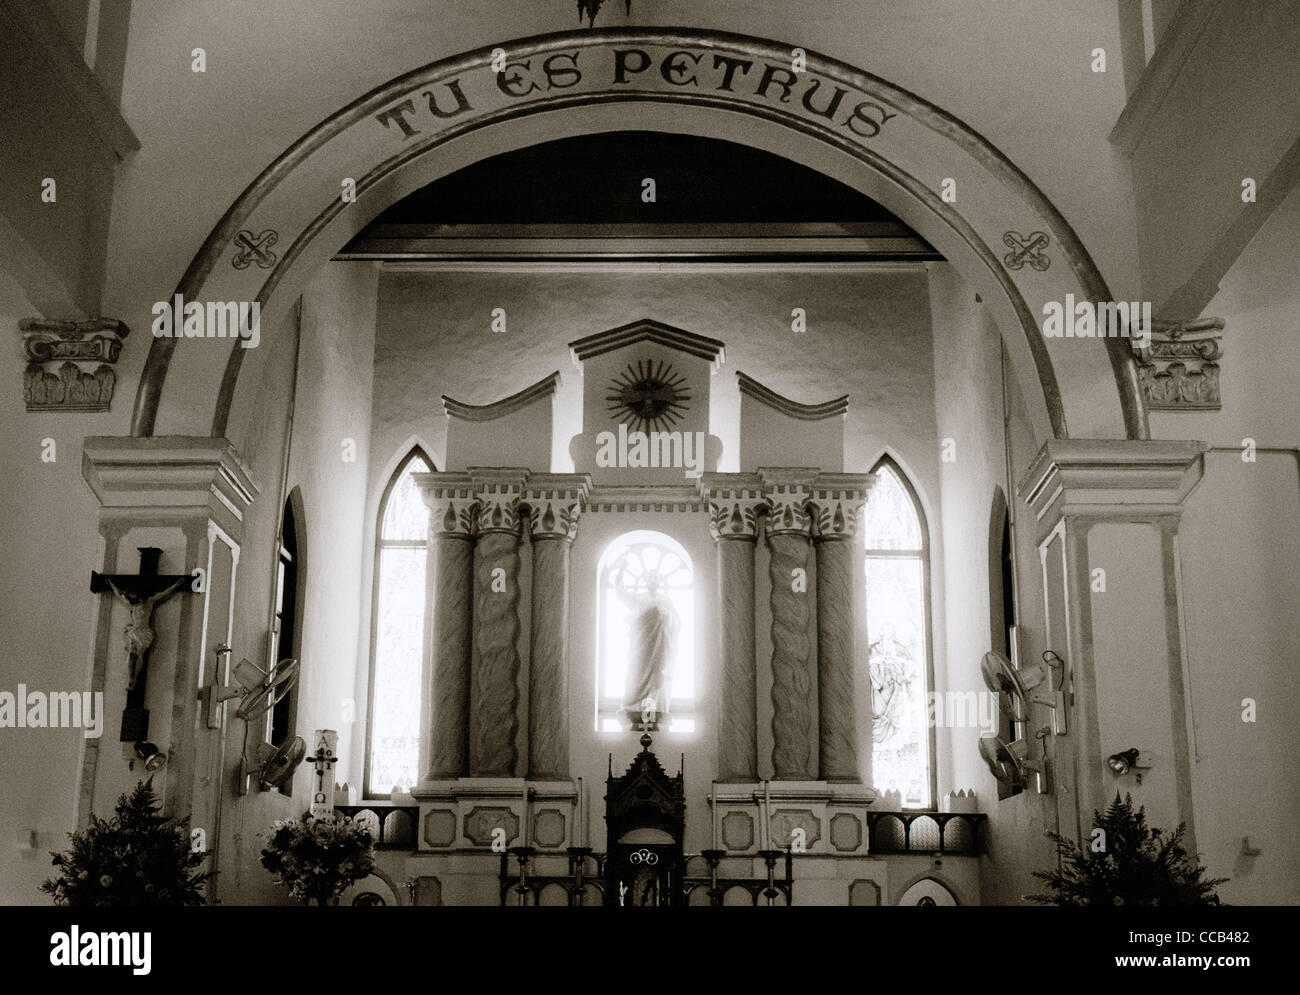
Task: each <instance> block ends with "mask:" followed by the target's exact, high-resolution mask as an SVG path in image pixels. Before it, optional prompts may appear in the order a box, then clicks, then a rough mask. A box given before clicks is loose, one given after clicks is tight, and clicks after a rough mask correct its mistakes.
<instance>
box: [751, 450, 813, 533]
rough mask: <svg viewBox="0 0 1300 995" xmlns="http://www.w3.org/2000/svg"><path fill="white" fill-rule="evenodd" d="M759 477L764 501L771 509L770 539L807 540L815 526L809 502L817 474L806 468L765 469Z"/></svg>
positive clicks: (769, 518) (768, 530)
mask: <svg viewBox="0 0 1300 995" xmlns="http://www.w3.org/2000/svg"><path fill="white" fill-rule="evenodd" d="M758 474H759V476H760V477H761V478H762V480H763V497H764V498H765V499H766V501H767V507H768V512H767V534H768V536H769V537H770V536H777V535H801V536H807V535H808V534H809V532H810V528H811V525H812V518H811V516H810V515H809V512H808V499H809V496H810V495H811V494H812V487H813V481H814V480H815V479H816V477H817V471H816V470H813V469H809V468H806V467H794V468H789V469H785V468H782V469H772V468H769V467H762V468H760V469H759V471H758Z"/></svg>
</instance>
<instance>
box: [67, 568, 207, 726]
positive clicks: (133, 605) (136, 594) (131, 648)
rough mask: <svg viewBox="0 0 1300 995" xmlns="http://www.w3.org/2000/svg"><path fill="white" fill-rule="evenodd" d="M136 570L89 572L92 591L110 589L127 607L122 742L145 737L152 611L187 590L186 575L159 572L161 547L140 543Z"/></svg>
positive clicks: (153, 634)
mask: <svg viewBox="0 0 1300 995" xmlns="http://www.w3.org/2000/svg"><path fill="white" fill-rule="evenodd" d="M139 550H140V572H139V573H138V574H134V575H133V574H101V573H96V572H95V571H93V570H92V571H91V572H90V590H91V593H93V594H105V593H109V592H111V593H112V594H113V595H114V596H115V597H116V598H118V599H119V600H121V601H122V603H123V604H125V605H126V606H127V611H128V613H129V618H128V621H127V623H126V629H125V630H124V632H125V635H126V651H127V653H128V654H129V661H128V662H129V669H128V677H127V684H126V708H125V710H123V712H122V733H121V736H120V737H119V738H120V739H121V741H122V742H123V743H138V742H140V741H141V740H143V739H147V738H148V737H149V710H148V709H147V708H145V707H144V701H145V698H144V693H145V682H146V680H147V672H148V666H149V650H150V648H151V647H152V646H153V641H154V637H155V636H156V633H155V632H154V629H153V613H154V609H155V608H156V607H157V606H158V604H159V602H162V601H166V600H167V599H168V598H170V597H171V596H172V595H173V594H175V593H176V592H177V591H182V592H183V593H188V590H189V589H188V588H185V587H184V585H185V582H186V581H189V580H192V578H191V576H190V575H189V574H170V575H169V574H160V573H159V572H158V560H159V558H160V557H161V556H162V550H161V549H156V548H154V547H153V546H141V547H139Z"/></svg>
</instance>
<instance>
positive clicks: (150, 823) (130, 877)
mask: <svg viewBox="0 0 1300 995" xmlns="http://www.w3.org/2000/svg"><path fill="white" fill-rule="evenodd" d="M151 781H152V778H151V779H150V780H149V781H142V782H140V783H139V784H138V785H136V787H135V790H133V791H132V792H131V793H130V794H129V795H122V796H121V797H120V798H119V799H118V800H117V807H116V809H115V811H114V813H113V817H112V818H111V819H108V820H107V821H105V820H104V819H100V818H98V817H97V816H95V815H93V814H92V815H91V817H90V825H89V826H87V827H86V828H85V829H83V830H81V831H79V832H76V833H69V834H68V839H69V840H71V842H72V847H71V849H69V850H68V851H67V852H65V853H55V854H52V855H51V856H53V858H54V866H55V867H56V868H58V871H59V874H58V877H54V878H50V879H49V880H47V881H45V882H44V883H43V884H42V885H41V886H40V890H41V891H43V892H45V893H46V894H48V895H52V896H54V904H55V905H63V906H72V907H85V906H123V905H164V906H184V905H202V904H203V902H204V897H203V891H202V885H203V883H204V882H205V881H207V880H208V879H209V878H210V877H212V875H211V874H210V873H199V872H198V867H199V865H201V864H202V863H203V861H204V860H206V859H207V854H206V853H204V852H202V851H196V850H195V849H194V848H193V847H192V846H191V844H190V838H189V819H181V820H173V819H169V818H167V817H166V816H164V815H162V814H161V809H162V807H161V805H159V803H158V799H157V798H156V797H155V795H154V793H153V786H152V783H151Z"/></svg>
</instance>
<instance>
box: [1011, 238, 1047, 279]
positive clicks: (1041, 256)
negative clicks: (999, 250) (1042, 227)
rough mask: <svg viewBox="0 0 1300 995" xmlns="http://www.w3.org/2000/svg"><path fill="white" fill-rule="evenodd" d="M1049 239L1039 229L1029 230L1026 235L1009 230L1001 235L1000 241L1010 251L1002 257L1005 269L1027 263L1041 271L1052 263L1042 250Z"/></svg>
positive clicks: (1019, 266) (1018, 267)
mask: <svg viewBox="0 0 1300 995" xmlns="http://www.w3.org/2000/svg"><path fill="white" fill-rule="evenodd" d="M1051 241H1052V240H1051V239H1050V238H1048V237H1047V235H1046V233H1044V232H1041V231H1035V232H1030V233H1029V234H1028V235H1021V234H1020V232H1018V231H1009V232H1007V233H1006V234H1005V235H1003V236H1002V242H1003V244H1004V245H1006V247H1007V248H1008V249H1010V250H1011V251H1010V252H1008V253H1007V254H1006V255H1005V256H1003V257H1002V262H1003V263H1005V264H1006V267H1007V269H1020V268H1021V267H1022V266H1024V265H1025V263H1028V264H1029V265H1030V266H1032V267H1033V268H1034V269H1036V270H1037V271H1038V272H1040V273H1041V272H1042V271H1043V270H1045V269H1047V267H1049V266H1051V265H1052V260H1050V259H1049V258H1047V253H1045V252H1044V251H1043V250H1044V249H1046V248H1047V246H1048V245H1049V244H1050V243H1051Z"/></svg>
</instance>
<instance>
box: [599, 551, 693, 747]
mask: <svg viewBox="0 0 1300 995" xmlns="http://www.w3.org/2000/svg"><path fill="white" fill-rule="evenodd" d="M598 576H599V578H600V580H599V584H600V590H599V592H598V597H599V600H598V604H599V609H598V610H599V625H598V633H597V654H596V667H597V682H598V687H599V694H598V695H597V697H596V700H597V715H596V728H597V729H600V730H602V731H605V732H616V731H618V730H620V729H622V728H624V725H623V720H622V719H621V717H620V714H619V713H620V712H624V711H631V710H636V709H637V708H639V707H640V706H641V705H642V704H644V698H643V697H642V692H645V691H648V690H657V691H658V700H657V701H656V702H655V703H654V707H655V708H656V709H658V710H663V708H664V707H665V705H666V706H667V710H668V712H669V714H670V716H671V718H670V721H669V725H668V728H669V729H670V730H673V731H677V732H692V731H694V729H695V717H694V713H695V571H694V568H693V566H692V564H691V558H690V555H689V554H688V553H687V552H686V550H685V549H683V548H682V546H681V544H680V543H678V542H677V541H676V540H674V539H672V538H671V537H669V536H666V535H664V534H663V533H662V532H650V531H645V530H640V531H636V532H628V533H625V534H624V535H622V536H619V537H618V538H617V539H615V540H614V541H613V542H612V543H611V544H610V546H609V548H608V549H606V550H605V553H604V555H603V556H602V557H601V559H600V568H599V574H598ZM655 661H658V662H657V663H656V662H655ZM660 664H662V666H663V668H664V670H665V671H666V673H667V675H668V676H667V680H665V681H660V680H659V679H658V678H657V677H656V676H655V675H654V674H652V673H650V671H655V670H657V668H658V666H659V665H660ZM660 685H663V686H662V687H661V686H660ZM634 699H635V700H634Z"/></svg>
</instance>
